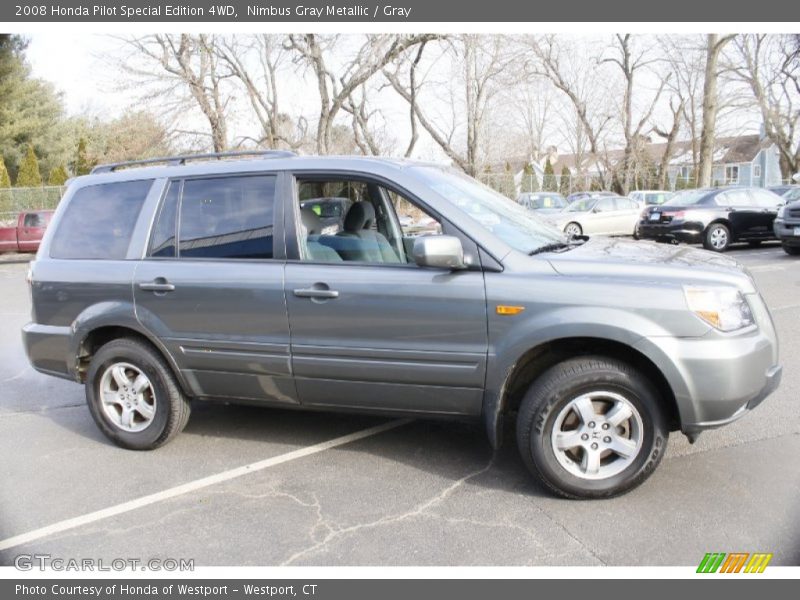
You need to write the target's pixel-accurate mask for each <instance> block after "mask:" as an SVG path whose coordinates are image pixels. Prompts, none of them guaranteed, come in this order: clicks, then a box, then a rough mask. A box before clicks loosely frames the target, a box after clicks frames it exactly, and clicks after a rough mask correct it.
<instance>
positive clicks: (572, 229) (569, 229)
mask: <svg viewBox="0 0 800 600" xmlns="http://www.w3.org/2000/svg"><path fill="white" fill-rule="evenodd" d="M564 233H566V234H567V235H568V236H569V237H577V236H579V235H583V228H582V227H581V226H580V225H579V224H578V223H567V226H566V227H564Z"/></svg>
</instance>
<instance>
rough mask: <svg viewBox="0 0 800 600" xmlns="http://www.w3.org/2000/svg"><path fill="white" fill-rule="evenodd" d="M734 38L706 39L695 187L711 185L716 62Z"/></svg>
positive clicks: (713, 34) (715, 121)
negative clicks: (701, 128) (701, 126)
mask: <svg viewBox="0 0 800 600" xmlns="http://www.w3.org/2000/svg"><path fill="white" fill-rule="evenodd" d="M733 37H734V36H731V35H728V36H725V37H722V38H720V37H719V36H717V34H715V33H710V34H708V37H707V38H706V69H705V81H704V82H703V131H702V133H701V134H700V167H699V169H698V173H697V187H709V186H710V185H711V175H712V168H713V166H714V143H715V141H716V127H717V77H718V72H717V62H718V61H719V53H720V51H721V50H722V48H723V46H724V45H725V44H727V43H728V42H729V41H730V40H731V39H733Z"/></svg>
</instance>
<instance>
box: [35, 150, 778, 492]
mask: <svg viewBox="0 0 800 600" xmlns="http://www.w3.org/2000/svg"><path fill="white" fill-rule="evenodd" d="M210 156H211V157H213V158H218V157H221V156H226V155H220V154H215V155H210ZM208 158H209V155H207V156H205V157H172V158H170V159H169V160H168V161H167V162H166V164H163V163H164V161H163V159H162V164H161V165H160V166H153V165H152V164H150V163H151V161H140V162H133V163H123V164H121V165H120V164H118V165H102V166H98V167H95V169H94V170H93V171H92V173H91V174H90V175H87V176H82V177H77V178H75V179H74V180H73V181H72V183H71V184H70V186H69V188H68V190H67V192H66V194H65V196H64V199H63V200H62V201H61V204H60V205H59V207H58V210H57V211H56V214H55V216H54V217H53V222H52V226H51V227H50V228H48V230H47V232H46V233H45V236H44V240H43V241H42V245H41V247H40V248H39V252H38V255H37V257H36V260H35V261H33V262H32V264H31V267H30V272H29V276H28V281H29V283H30V287H31V299H32V316H33V319H32V321H31V322H30V323H29V324H27V325H26V326H25V327H24V330H23V338H24V345H25V348H26V351H27V355H28V358H29V359H30V362H31V363H32V365H33V366H34V367H35V368H36V369H37V370H39V371H41V372H43V373H47V374H50V375H55V376H58V377H63V378H66V379H70V380H74V381H77V382H79V383H82V384H84V387H85V391H86V400H87V403H88V407H89V412H90V413H91V415H92V417H93V418H94V420H95V422H96V423H97V425H98V427H99V428H100V430H101V431H102V432H103V433H104V434H105V435H106V436H107V437H108V438H109V439H110V440H112V441H113V442H114V443H116V444H118V445H119V446H122V447H124V448H131V449H137V450H145V449H153V448H156V447H158V446H161V445H162V444H164V443H166V442H167V441H169V440H170V439H172V438H173V437H174V436H175V435H176V434H177V433H178V432H179V431H181V429H183V427H184V426H185V425H186V422H187V420H188V418H189V414H190V411H191V406H192V402H193V401H206V400H223V401H229V402H246V403H251V404H261V405H264V406H279V407H290V408H296V409H308V410H339V411H347V412H363V413H369V414H378V415H402V416H404V417H407V416H409V415H415V416H419V417H447V418H456V419H471V420H474V421H478V422H481V421H482V422H483V425H484V427H485V429H486V431H487V433H488V436H489V439H490V441H491V443H492V444H493V445H494V446H495V447H497V446H498V445H499V444H500V442H501V437H502V436H501V433H502V431H503V430H504V427H503V422H504V420H505V419H509V418H513V419H515V422H516V439H517V445H518V448H519V451H520V453H521V455H522V459H523V461H524V462H525V464H526V465H527V467H528V469H530V471H531V473H533V474H534V475H535V476H536V477H538V478H540V479H541V480H542V481H543V482H544V483H545V484H546V485H547V486H548V487H549V488H550V489H551V490H553V491H554V492H556V493H558V494H561V495H563V496H567V497H580V498H606V497H609V496H613V495H615V494H620V493H623V492H625V491H627V490H630V489H631V488H633V487H635V486H637V485H639V484H640V483H642V482H643V481H644V480H645V479H646V478H647V477H648V476H649V475H650V474H651V473H652V472H653V470H654V469H655V468H656V466H657V465H658V463H659V461H660V460H661V458H662V457H663V456H664V454H665V452H666V447H667V441H668V438H669V434H670V432H671V431H678V430H680V431H682V432H684V433H685V434H686V435H687V436H688V437H689V438H690V440H692V441H694V439H696V437H697V436H698V435H699V433H700V432H701V431H704V430H706V429H709V428H714V427H719V426H721V425H725V424H727V423H730V422H732V421H735V420H736V419H738V418H740V417H742V416H744V415H745V414H746V413H748V412H749V411H750V410H752V409H754V408H755V407H756V406H757V405H758V404H759V403H761V402H762V401H763V400H764V398H766V397H767V396H768V395H769V394H770V393H771V392H772V391H773V390H774V389H775V388H776V387H777V386H778V384H779V381H780V378H781V367H780V364H779V360H778V343H777V339H776V333H775V329H774V327H773V324H772V320H771V318H770V315H769V313H768V311H767V307H766V305H765V304H764V301H763V300H762V298H761V296H760V295H759V293H758V290H757V289H756V287H755V284H754V282H753V279H752V278H751V277H750V276H749V275H748V273H747V272H746V271H745V270H744V269H743V268H742V267H741V266H740V265H739V264H738V263H737V262H736V261H734V260H730V259H727V258H725V257H721V256H711V255H709V254H708V253H706V252H704V251H702V250H694V249H686V248H681V249H677V248H674V247H673V246H667V245H659V244H652V243H647V242H639V243H636V242H633V241H625V240H615V239H610V238H605V237H602V236H597V237H588V238H581V239H569V238H568V237H567V236H565V235H564V234H563V233H562V232H560V231H558V230H556V229H554V228H553V227H551V226H549V225H548V224H546V223H544V222H543V221H542V219H540V218H538V217H536V216H534V215H532V214H531V213H530V212H529V211H528V210H526V209H524V208H523V207H521V206H519V205H518V204H516V203H515V202H513V201H511V200H508V199H507V198H505V197H503V196H502V195H500V194H498V193H497V192H494V191H492V190H491V189H489V188H487V187H485V186H483V185H481V184H479V183H477V182H476V181H475V180H473V179H471V178H470V177H467V176H466V175H464V174H461V173H458V172H456V171H454V170H450V169H448V168H445V167H437V166H435V165H430V164H421V163H415V162H406V161H397V160H394V159H391V160H382V159H378V158H373V157H370V158H365V157H329V156H326V157H313V156H305V157H297V156H294V155H293V154H292V153H288V152H279V151H272V152H263V153H259V154H257V155H256V157H255V158H253V159H250V160H208ZM320 182H322V183H320ZM340 184H341V185H340ZM314 186H317V189H321V188H325V189H334V188H336V187H343V188H346V189H348V190H350V191H351V192H352V196H350V197H351V198H353V199H354V200H353V203H352V205H351V206H350V208H349V209H348V210H347V214H346V215H345V217H344V229H343V230H342V231H340V232H338V233H336V234H334V235H327V234H324V233H322V229H323V227H322V223H321V219H320V216H319V215H317V214H316V212H315V211H314V210H312V209H310V208H309V207H307V206H306V207H301V205H300V202H299V200H298V199H299V198H305V197H308V194H309V193H310V192H309V191H308V190H310V189H312V188H314ZM605 200H606V199H605V198H603V199H600V200H599V201H600V202H603V201H605ZM610 200H611V201H612V202H613V201H616V200H617V199H616V198H612V199H610ZM624 200H625V202H627V203H632V201H631V200H629V199H624ZM409 205H411V206H413V207H414V212H415V214H425V215H426V216H427V217H428V218H429V219H431V220H432V221H434V222H436V223H437V225H438V231H439V232H440V233H439V234H438V235H435V234H431V235H421V236H412V237H407V236H405V235H403V232H402V228H401V227H400V223H399V219H398V216H397V212H398V207H399V208H400V209H401V210H406V209H407V207H408V206H409ZM42 393H44V389H43V390H42ZM209 451H210V448H209ZM198 460H202V457H198Z"/></svg>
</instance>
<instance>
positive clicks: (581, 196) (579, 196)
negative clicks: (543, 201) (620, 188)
mask: <svg viewBox="0 0 800 600" xmlns="http://www.w3.org/2000/svg"><path fill="white" fill-rule="evenodd" d="M616 195H617V194H615V193H614V192H572V193H571V194H570V195H569V196H567V202H568V203H569V204H572V203H573V202H575V201H576V200H583V199H584V198H602V197H603V196H609V197H610V196H616Z"/></svg>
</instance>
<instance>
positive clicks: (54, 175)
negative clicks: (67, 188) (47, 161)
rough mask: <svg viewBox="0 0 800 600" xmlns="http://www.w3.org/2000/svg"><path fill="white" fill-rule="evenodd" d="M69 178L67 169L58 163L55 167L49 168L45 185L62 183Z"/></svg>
mask: <svg viewBox="0 0 800 600" xmlns="http://www.w3.org/2000/svg"><path fill="white" fill-rule="evenodd" d="M67 179H69V175H68V174H67V169H66V168H65V167H64V165H58V166H57V167H56V168H54V169H51V170H50V176H49V177H48V178H47V185H64V184H65V183H66V182H67Z"/></svg>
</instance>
